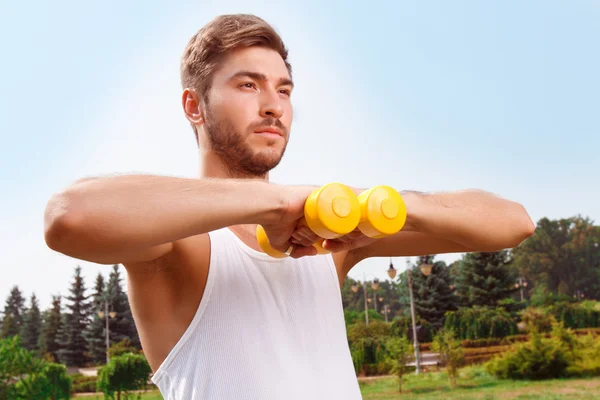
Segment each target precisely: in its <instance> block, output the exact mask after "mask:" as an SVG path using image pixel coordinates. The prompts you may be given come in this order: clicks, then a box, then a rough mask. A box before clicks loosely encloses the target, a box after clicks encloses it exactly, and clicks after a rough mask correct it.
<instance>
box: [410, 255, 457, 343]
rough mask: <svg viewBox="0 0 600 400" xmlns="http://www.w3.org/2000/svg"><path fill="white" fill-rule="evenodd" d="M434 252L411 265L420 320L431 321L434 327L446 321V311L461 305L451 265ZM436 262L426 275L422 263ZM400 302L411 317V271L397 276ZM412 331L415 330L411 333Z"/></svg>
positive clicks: (416, 309)
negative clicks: (421, 266) (422, 269)
mask: <svg viewBox="0 0 600 400" xmlns="http://www.w3.org/2000/svg"><path fill="white" fill-rule="evenodd" d="M433 258H434V256H422V257H421V258H420V259H419V260H418V261H417V263H416V264H415V265H408V266H407V268H409V269H410V275H411V278H412V286H413V298H414V304H415V314H416V316H417V317H418V319H419V320H425V321H428V322H429V323H430V324H431V325H432V326H433V329H434V330H436V329H439V328H440V327H441V326H442V325H443V323H444V315H445V314H446V312H448V311H454V310H456V309H457V308H458V298H457V297H456V296H455V295H454V294H453V292H452V289H450V285H451V277H450V269H449V268H448V266H447V265H446V263H445V262H443V261H439V262H434V261H433ZM422 263H425V264H430V265H433V267H432V269H431V274H430V275H429V276H425V275H424V274H423V273H422V272H421V269H420V268H419V265H421V264H422ZM398 282H399V293H400V302H401V305H402V307H403V309H404V310H406V312H405V314H404V315H405V316H407V317H410V293H409V285H408V271H406V272H403V273H402V274H400V275H399V276H398ZM411 335H412V334H411Z"/></svg>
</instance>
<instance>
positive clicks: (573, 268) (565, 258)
mask: <svg viewBox="0 0 600 400" xmlns="http://www.w3.org/2000/svg"><path fill="white" fill-rule="evenodd" d="M514 256H515V264H516V265H517V266H518V269H519V271H520V272H521V274H523V276H525V277H526V278H527V280H528V281H529V282H532V283H533V284H534V286H535V285H538V284H542V283H543V284H545V286H547V288H548V290H549V291H550V292H553V293H561V294H568V295H569V296H573V294H574V293H575V292H576V291H582V292H584V293H585V294H586V295H587V297H588V298H589V297H596V298H598V297H600V226H597V225H594V223H593V221H591V220H590V219H589V218H583V217H582V216H575V217H571V218H562V219H558V220H550V219H548V218H542V219H540V220H539V221H538V223H537V227H536V231H535V235H533V236H531V237H530V238H528V239H527V240H525V241H524V242H523V243H522V244H521V245H520V246H518V247H517V248H515V249H514Z"/></svg>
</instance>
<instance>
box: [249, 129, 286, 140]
mask: <svg viewBox="0 0 600 400" xmlns="http://www.w3.org/2000/svg"><path fill="white" fill-rule="evenodd" d="M253 133H254V134H256V135H261V136H265V137H273V138H276V137H283V133H282V132H281V131H280V130H278V129H274V128H260V129H258V130H256V131H254V132H253Z"/></svg>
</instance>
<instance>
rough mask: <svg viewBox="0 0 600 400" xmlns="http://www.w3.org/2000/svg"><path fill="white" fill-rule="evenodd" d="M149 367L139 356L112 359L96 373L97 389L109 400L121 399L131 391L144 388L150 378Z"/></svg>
mask: <svg viewBox="0 0 600 400" xmlns="http://www.w3.org/2000/svg"><path fill="white" fill-rule="evenodd" d="M150 373H151V369H150V365H149V364H148V362H147V361H146V358H145V357H144V356H143V355H141V354H132V353H127V354H123V355H120V356H117V357H114V358H111V360H110V362H109V363H108V364H106V365H105V366H104V367H102V368H101V369H100V370H99V371H98V389H99V390H100V391H102V392H103V393H104V395H105V396H106V397H108V398H109V399H114V398H115V394H116V395H117V398H118V399H120V398H121V394H122V393H124V394H125V395H128V394H129V393H130V392H131V391H132V390H140V389H143V388H144V387H145V386H146V382H147V381H148V379H149V377H150Z"/></svg>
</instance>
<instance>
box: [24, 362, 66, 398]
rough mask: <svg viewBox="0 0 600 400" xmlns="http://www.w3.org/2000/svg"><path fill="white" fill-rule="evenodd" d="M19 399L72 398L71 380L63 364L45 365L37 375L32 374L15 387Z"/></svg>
mask: <svg viewBox="0 0 600 400" xmlns="http://www.w3.org/2000/svg"><path fill="white" fill-rule="evenodd" d="M15 389H16V393H17V396H18V398H21V399H28V400H29V399H32V400H33V399H36V400H50V399H51V400H65V399H70V398H71V378H70V377H69V376H68V375H67V368H66V367H65V366H64V365H62V364H55V363H45V364H43V367H42V368H41V370H40V371H39V372H37V373H30V374H29V375H28V376H27V377H25V378H24V379H22V380H21V381H19V382H18V383H17V384H16V385H15Z"/></svg>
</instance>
